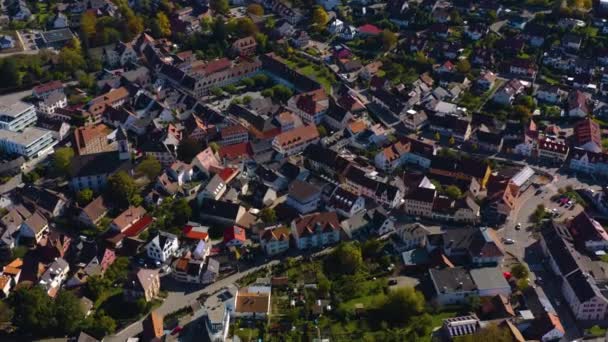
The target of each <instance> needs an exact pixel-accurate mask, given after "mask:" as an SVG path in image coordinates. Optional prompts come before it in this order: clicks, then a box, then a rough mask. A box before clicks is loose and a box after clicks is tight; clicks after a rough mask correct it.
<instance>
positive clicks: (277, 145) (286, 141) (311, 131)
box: [272, 125, 319, 156]
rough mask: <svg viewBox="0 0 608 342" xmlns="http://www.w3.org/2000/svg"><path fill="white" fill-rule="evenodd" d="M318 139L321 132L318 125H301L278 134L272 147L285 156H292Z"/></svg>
mask: <svg viewBox="0 0 608 342" xmlns="http://www.w3.org/2000/svg"><path fill="white" fill-rule="evenodd" d="M318 141H319V132H318V131H317V127H316V126H314V125H308V126H300V127H297V128H294V129H292V130H291V131H288V132H283V133H281V134H279V135H277V136H276V137H275V138H274V139H273V140H272V147H273V149H274V150H275V151H277V152H279V153H281V154H283V155H285V156H291V155H294V154H298V153H300V152H302V151H304V149H305V148H306V147H307V146H308V145H310V144H315V143H317V142H318Z"/></svg>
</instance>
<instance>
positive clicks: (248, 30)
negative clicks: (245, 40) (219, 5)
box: [236, 17, 258, 37]
mask: <svg viewBox="0 0 608 342" xmlns="http://www.w3.org/2000/svg"><path fill="white" fill-rule="evenodd" d="M236 27H237V30H238V32H237V33H238V35H239V36H241V37H246V36H251V35H253V34H254V33H256V32H258V27H257V26H256V25H255V23H254V22H253V20H251V18H249V17H243V18H239V19H238V20H237V22H236Z"/></svg>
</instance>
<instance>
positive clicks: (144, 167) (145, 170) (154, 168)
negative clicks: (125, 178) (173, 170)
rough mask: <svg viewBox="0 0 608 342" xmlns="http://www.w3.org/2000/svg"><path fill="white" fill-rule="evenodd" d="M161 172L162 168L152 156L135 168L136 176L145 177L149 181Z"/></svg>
mask: <svg viewBox="0 0 608 342" xmlns="http://www.w3.org/2000/svg"><path fill="white" fill-rule="evenodd" d="M161 170H162V166H161V165H160V162H159V161H158V159H156V158H155V157H154V156H147V157H146V158H144V160H142V161H141V163H139V165H137V167H136V168H135V171H136V172H137V173H138V174H140V175H144V176H146V177H147V178H148V179H149V180H151V181H153V180H154V179H156V177H158V175H160V172H161Z"/></svg>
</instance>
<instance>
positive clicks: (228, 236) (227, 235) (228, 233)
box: [223, 226, 247, 247]
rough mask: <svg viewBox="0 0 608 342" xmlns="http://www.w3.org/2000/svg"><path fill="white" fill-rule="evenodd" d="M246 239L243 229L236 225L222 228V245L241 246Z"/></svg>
mask: <svg viewBox="0 0 608 342" xmlns="http://www.w3.org/2000/svg"><path fill="white" fill-rule="evenodd" d="M246 241H247V235H246V233H245V229H243V228H241V227H237V226H232V227H228V228H226V229H225V230H224V241H223V242H224V245H226V247H232V246H242V245H243V244H245V242H246Z"/></svg>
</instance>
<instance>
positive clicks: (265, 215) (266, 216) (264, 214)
mask: <svg viewBox="0 0 608 342" xmlns="http://www.w3.org/2000/svg"><path fill="white" fill-rule="evenodd" d="M260 219H261V220H262V222H264V223H266V224H272V223H275V222H277V212H276V211H275V210H274V208H264V209H262V211H261V212H260Z"/></svg>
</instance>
